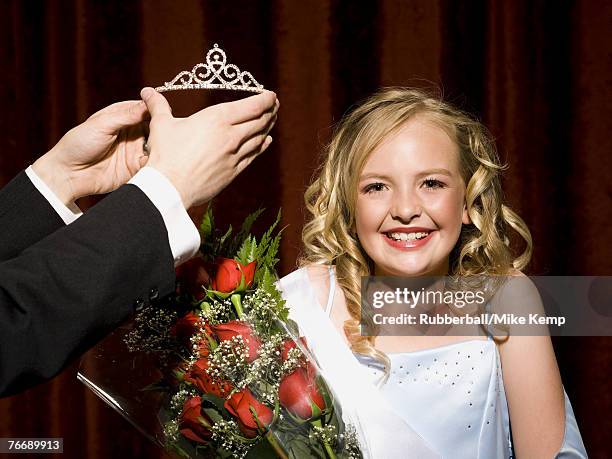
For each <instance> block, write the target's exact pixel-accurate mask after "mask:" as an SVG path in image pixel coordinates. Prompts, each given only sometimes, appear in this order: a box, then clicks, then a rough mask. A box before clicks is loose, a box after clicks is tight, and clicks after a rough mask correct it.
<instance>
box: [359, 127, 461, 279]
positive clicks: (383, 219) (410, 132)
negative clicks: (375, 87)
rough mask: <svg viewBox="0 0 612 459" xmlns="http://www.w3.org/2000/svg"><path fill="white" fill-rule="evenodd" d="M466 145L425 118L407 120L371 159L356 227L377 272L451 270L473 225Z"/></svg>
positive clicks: (439, 272) (409, 273) (361, 190)
mask: <svg viewBox="0 0 612 459" xmlns="http://www.w3.org/2000/svg"><path fill="white" fill-rule="evenodd" d="M464 200H465V185H464V182H463V178H462V177H461V173H460V171H459V149H458V147H457V145H456V144H455V142H454V141H453V140H452V139H451V138H450V137H449V135H448V134H447V133H446V131H445V130H444V129H442V128H440V127H438V126H437V125H436V124H435V123H434V122H433V121H430V120H428V119H427V118H425V117H423V116H418V115H417V116H415V117H413V118H411V119H409V120H408V121H406V122H405V123H404V124H403V125H402V126H401V127H400V128H399V130H397V131H396V132H394V133H392V134H391V135H390V136H389V137H388V138H386V139H385V140H384V141H383V142H382V143H381V144H380V145H379V146H378V147H377V148H376V149H374V151H373V152H372V153H371V154H370V156H369V158H368V159H367V161H366V163H365V166H364V168H363V171H362V173H361V175H360V177H359V184H358V192H357V203H356V212H355V226H356V231H357V236H358V238H359V242H360V243H361V245H362V247H363V249H364V250H365V252H366V253H367V254H368V255H369V257H370V258H371V259H372V260H373V261H374V264H375V266H376V270H375V271H376V274H377V275H396V276H417V275H446V274H447V273H448V257H449V255H450V253H451V251H452V249H453V247H454V246H455V244H456V243H457V240H458V239H459V235H460V232H461V225H462V223H469V218H468V216H467V210H466V207H465V202H464Z"/></svg>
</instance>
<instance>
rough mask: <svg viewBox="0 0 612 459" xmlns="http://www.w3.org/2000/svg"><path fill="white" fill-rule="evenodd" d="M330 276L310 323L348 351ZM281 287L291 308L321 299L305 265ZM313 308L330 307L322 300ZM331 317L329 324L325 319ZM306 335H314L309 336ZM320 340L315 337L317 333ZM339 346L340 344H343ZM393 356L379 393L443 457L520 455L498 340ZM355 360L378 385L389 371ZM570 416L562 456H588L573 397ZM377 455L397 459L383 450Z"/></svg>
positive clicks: (367, 360)
mask: <svg viewBox="0 0 612 459" xmlns="http://www.w3.org/2000/svg"><path fill="white" fill-rule="evenodd" d="M329 273H330V292H329V300H328V302H327V306H326V308H325V314H322V315H319V314H318V313H314V312H312V311H311V313H312V314H314V315H315V317H316V320H319V324H318V326H316V327H306V328H307V329H310V330H311V334H314V335H317V334H318V333H319V332H318V330H319V329H322V330H325V332H327V333H330V328H331V329H333V332H331V333H335V334H336V335H338V337H339V338H340V340H341V341H342V345H343V346H344V347H346V348H347V349H348V346H346V344H345V343H344V341H343V340H342V339H341V337H340V335H339V333H338V332H337V331H336V329H335V328H334V327H333V325H332V324H331V320H330V319H329V314H330V312H331V306H332V303H333V296H334V290H335V286H336V283H335V280H334V271H333V269H330V270H329ZM279 285H280V287H281V289H282V290H283V295H284V296H285V298H286V299H287V300H288V306H289V307H290V309H291V310H292V312H293V309H292V308H293V304H292V303H297V302H299V300H300V299H302V300H303V297H305V296H307V297H308V301H310V302H312V301H315V302H316V301H317V300H316V298H317V295H316V292H314V288H313V286H312V284H311V282H310V280H309V277H308V273H307V271H306V269H305V268H302V269H299V270H297V271H294V272H293V273H291V274H289V275H288V276H286V277H284V278H283V279H281V280H280V282H279ZM313 299H314V300H313ZM302 303H303V301H302ZM311 306H312V307H313V309H315V310H318V311H320V312H323V311H322V308H321V307H320V306H318V304H317V303H315V304H312V305H311ZM295 318H296V321H297V322H298V324H299V325H300V327H302V323H301V322H308V321H310V319H309V318H306V317H304V315H303V314H301V315H300V314H297V317H295ZM323 318H324V319H323ZM325 319H326V321H327V322H328V324H323V323H322V322H321V321H323V320H325ZM327 325H329V327H328V326H327ZM306 337H307V339H310V337H309V336H308V333H306ZM314 338H315V341H316V340H317V337H316V336H315V337H314ZM335 343H336V345H337V343H338V341H335ZM327 349H329V347H328V348H327ZM327 352H328V351H326V353H327ZM313 353H314V354H315V355H316V356H317V358H318V359H319V358H320V354H321V349H314V350H313ZM344 355H345V356H346V354H344ZM353 357H354V358H355V356H353ZM389 358H390V359H391V373H390V376H389V379H388V381H387V383H386V384H385V385H383V386H382V387H381V388H380V389H379V391H380V394H382V397H383V398H384V399H386V400H387V401H388V402H389V404H390V405H391V406H392V407H393V408H392V409H393V410H394V412H395V413H396V414H397V415H398V416H400V417H401V418H402V419H403V420H404V421H405V422H406V423H407V424H408V425H409V426H410V428H411V429H413V430H414V431H415V432H416V433H417V434H418V435H419V436H420V437H421V438H422V439H423V440H424V444H426V445H427V446H428V447H429V448H431V449H433V450H434V451H435V453H436V454H437V455H438V456H439V457H444V458H470V459H472V458H483V459H484V458H486V459H489V458H501V459H506V458H511V457H513V453H512V443H511V437H510V425H509V416H508V404H507V401H506V396H505V391H504V383H503V378H502V372H501V364H500V357H499V352H498V350H497V346H496V344H495V342H494V341H493V340H491V339H490V338H489V339H471V340H466V341H462V342H459V343H455V344H451V345H447V346H441V347H437V348H432V349H425V350H421V351H416V352H402V353H391V354H389ZM355 360H356V361H359V362H360V363H361V365H357V366H358V367H359V369H360V371H361V372H362V375H361V377H363V378H364V379H369V380H370V381H371V382H376V381H377V380H379V378H380V376H381V375H382V368H381V366H380V364H378V363H377V362H376V361H374V360H372V359H370V358H368V357H365V356H357V357H356V358H355ZM330 365H333V363H330ZM353 378H354V379H355V377H354V376H353ZM565 419H566V423H565V424H566V425H565V436H564V440H563V445H562V447H561V450H560V451H559V453H558V454H557V455H556V456H555V457H559V458H586V457H587V454H586V451H585V448H584V445H583V443H582V438H581V436H580V432H579V430H578V426H577V424H576V419H575V417H574V413H573V410H572V407H571V404H570V401H569V399H568V397H567V394H565ZM365 422H367V421H365ZM388 441H393V440H392V439H389V440H388ZM382 443H384V442H382ZM375 457H376V458H377V459H378V457H381V458H382V457H385V458H386V457H397V456H395V455H393V454H387V453H386V452H385V451H383V452H382V453H381V452H380V451H379V452H378V455H377V456H375ZM404 457H419V455H414V454H412V455H411V454H410V452H408V451H407V452H405V454H404Z"/></svg>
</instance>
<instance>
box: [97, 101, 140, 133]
mask: <svg viewBox="0 0 612 459" xmlns="http://www.w3.org/2000/svg"><path fill="white" fill-rule="evenodd" d="M147 116H148V113H147V106H146V105H145V104H144V102H143V101H141V100H126V101H123V102H117V103H115V104H112V105H109V106H108V107H105V108H103V109H102V110H100V111H98V112H96V113H94V114H93V115H91V116H90V117H89V119H88V122H89V123H95V126H97V128H98V129H101V130H103V131H108V132H109V133H114V132H116V131H119V130H120V129H123V128H126V127H129V126H134V125H136V124H138V123H141V122H142V121H144V120H145V119H147Z"/></svg>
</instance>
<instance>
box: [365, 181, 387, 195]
mask: <svg viewBox="0 0 612 459" xmlns="http://www.w3.org/2000/svg"><path fill="white" fill-rule="evenodd" d="M384 189H385V184H384V183H371V184H370V185H367V186H366V187H365V188H364V189H363V192H364V193H368V194H370V193H378V192H380V191H383V190H384Z"/></svg>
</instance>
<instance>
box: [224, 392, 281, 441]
mask: <svg viewBox="0 0 612 459" xmlns="http://www.w3.org/2000/svg"><path fill="white" fill-rule="evenodd" d="M224 406H225V408H226V409H227V411H229V412H230V413H231V414H232V416H234V417H235V418H236V419H237V420H238V426H239V427H240V430H241V431H242V433H243V434H244V435H245V436H246V437H248V438H254V437H256V436H257V433H258V431H259V430H258V429H259V425H258V424H257V422H256V421H255V419H254V416H253V413H252V412H251V407H252V408H253V410H255V413H256V414H257V419H258V420H259V422H260V424H261V426H262V427H268V426H269V425H270V423H271V422H272V418H273V417H274V416H273V413H272V410H271V409H270V408H268V407H267V406H266V405H264V404H262V403H260V402H259V400H257V399H256V398H255V397H254V396H253V394H252V393H251V391H250V390H248V389H245V390H243V391H240V392H237V393H235V394H234V395H232V396H231V397H230V398H229V400H227V401H226V402H225V404H224Z"/></svg>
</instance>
